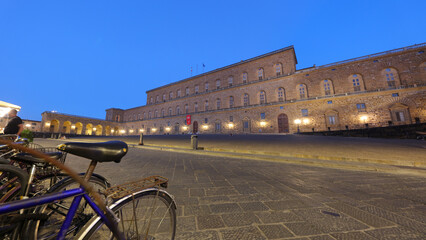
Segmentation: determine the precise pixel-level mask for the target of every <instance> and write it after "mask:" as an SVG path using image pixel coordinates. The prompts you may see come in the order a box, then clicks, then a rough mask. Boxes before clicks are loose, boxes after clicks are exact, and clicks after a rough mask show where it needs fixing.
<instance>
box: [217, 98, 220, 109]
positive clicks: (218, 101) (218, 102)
mask: <svg viewBox="0 0 426 240" xmlns="http://www.w3.org/2000/svg"><path fill="white" fill-rule="evenodd" d="M216 108H217V109H218V110H219V109H220V98H218V99H216Z"/></svg>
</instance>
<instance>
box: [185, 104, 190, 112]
mask: <svg viewBox="0 0 426 240" xmlns="http://www.w3.org/2000/svg"><path fill="white" fill-rule="evenodd" d="M188 112H189V109H188V104H185V113H188Z"/></svg>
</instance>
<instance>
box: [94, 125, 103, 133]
mask: <svg viewBox="0 0 426 240" xmlns="http://www.w3.org/2000/svg"><path fill="white" fill-rule="evenodd" d="M93 130H94V131H95V135H96V136H101V135H102V126H101V125H97V126H96V127H94V128H93Z"/></svg>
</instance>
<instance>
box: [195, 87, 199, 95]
mask: <svg viewBox="0 0 426 240" xmlns="http://www.w3.org/2000/svg"><path fill="white" fill-rule="evenodd" d="M198 91H199V87H198V85H195V87H194V92H195V94H198Z"/></svg>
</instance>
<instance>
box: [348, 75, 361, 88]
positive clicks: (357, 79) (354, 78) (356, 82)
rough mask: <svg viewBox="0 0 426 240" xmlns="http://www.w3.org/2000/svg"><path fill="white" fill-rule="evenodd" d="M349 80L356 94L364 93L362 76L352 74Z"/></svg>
mask: <svg viewBox="0 0 426 240" xmlns="http://www.w3.org/2000/svg"><path fill="white" fill-rule="evenodd" d="M349 79H350V81H351V83H352V87H353V89H354V92H359V91H364V82H363V79H362V76H361V74H352V75H351V76H350V77H349Z"/></svg>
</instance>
